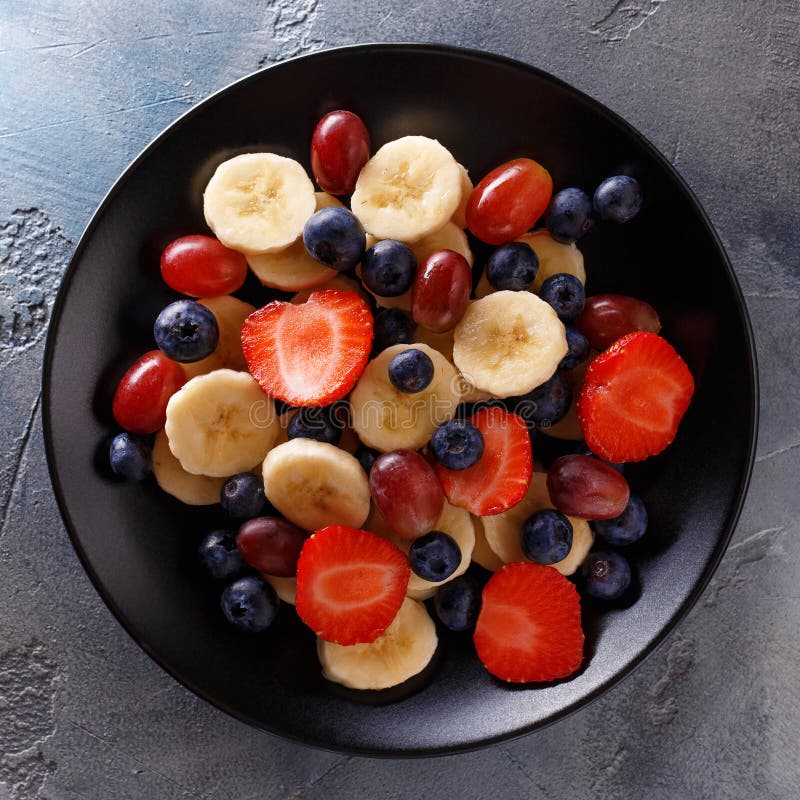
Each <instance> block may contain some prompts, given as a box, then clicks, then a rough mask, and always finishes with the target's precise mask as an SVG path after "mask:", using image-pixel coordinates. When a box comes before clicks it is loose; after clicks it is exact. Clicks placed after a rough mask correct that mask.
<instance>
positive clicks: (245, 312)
mask: <svg viewBox="0 0 800 800" xmlns="http://www.w3.org/2000/svg"><path fill="white" fill-rule="evenodd" d="M198 302H199V303H200V304H201V305H204V306H205V307H206V308H207V309H208V310H209V311H210V312H211V313H212V314H213V315H214V316H215V317H216V320H217V325H218V327H219V342H218V343H217V347H216V349H215V350H214V352H213V353H212V354H211V355H210V356H208V357H207V358H204V359H202V360H201V361H195V362H194V363H192V364H182V365H181V366H182V367H183V371H184V372H185V373H186V375H187V377H189V378H196V377H197V376H198V375H206V374H207V373H209V372H213V371H214V370H215V369H234V370H238V371H241V372H246V371H247V362H246V361H245V359H244V353H242V325H244V321H245V320H246V319H247V318H248V317H249V316H250V314H252V313H253V312H254V311H255V310H256V307H255V306H251V305H250V303H245V302H243V301H242V300H238V299H237V298H235V297H232V296H231V295H229V294H223V295H219V296H218V297H204V298H202V299H201V300H198Z"/></svg>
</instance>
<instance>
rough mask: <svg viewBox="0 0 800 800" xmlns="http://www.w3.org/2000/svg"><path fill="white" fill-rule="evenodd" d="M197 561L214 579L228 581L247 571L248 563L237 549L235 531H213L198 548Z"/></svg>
mask: <svg viewBox="0 0 800 800" xmlns="http://www.w3.org/2000/svg"><path fill="white" fill-rule="evenodd" d="M197 559H198V561H199V562H200V564H201V565H202V566H203V567H204V568H205V569H206V570H207V572H208V573H209V575H211V577H212V578H214V579H215V580H218V581H227V580H230V579H231V578H236V577H238V576H239V575H241V574H242V573H243V572H245V571H246V570H247V563H246V562H245V560H244V558H242V554H241V553H240V552H239V551H238V550H237V549H236V532H235V531H225V530H219V531H212V532H211V533H209V534H208V536H206V537H205V538H204V539H203V541H202V542H200V547H198V548H197Z"/></svg>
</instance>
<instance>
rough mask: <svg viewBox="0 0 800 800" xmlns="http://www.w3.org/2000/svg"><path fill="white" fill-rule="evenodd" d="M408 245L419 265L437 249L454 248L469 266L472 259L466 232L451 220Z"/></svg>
mask: <svg viewBox="0 0 800 800" xmlns="http://www.w3.org/2000/svg"><path fill="white" fill-rule="evenodd" d="M410 247H411V252H412V253H413V254H414V257H415V258H416V259H417V264H418V265H421V264H422V262H423V261H425V259H426V258H427V257H428V256H429V255H430V254H431V253H435V252H436V251H437V250H455V252H456V253H460V254H461V255H462V256H464V258H466V259H467V263H468V264H469V265H470V266H472V262H473V260H474V259H473V256H472V250H470V247H469V241H468V240H467V234H466V233H464V231H463V230H462V229H461V228H459V227H458V225H456V224H455V223H453V222H447V223H445V224H444V226H443V227H441V228H439V230H438V231H434V232H433V233H429V234H428V235H427V236H424V237H423V238H422V239H420V240H419V241H418V242H415V243H414V244H412V245H410Z"/></svg>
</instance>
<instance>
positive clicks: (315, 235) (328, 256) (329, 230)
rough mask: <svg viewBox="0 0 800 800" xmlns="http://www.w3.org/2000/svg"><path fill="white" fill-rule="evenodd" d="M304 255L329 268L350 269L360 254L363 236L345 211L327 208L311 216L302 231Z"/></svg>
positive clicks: (352, 217)
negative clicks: (306, 252) (305, 253)
mask: <svg viewBox="0 0 800 800" xmlns="http://www.w3.org/2000/svg"><path fill="white" fill-rule="evenodd" d="M303 244H304V245H305V247H306V250H308V254H309V255H310V256H311V257H312V258H313V259H315V260H317V261H319V263H320V264H324V265H325V266H326V267H330V268H331V269H337V270H339V271H340V272H341V271H343V270H348V269H353V267H355V265H356V264H358V262H359V261H361V258H362V256H363V255H364V250H365V248H366V246H367V235H366V234H365V233H364V228H362V227H361V223H360V222H359V221H358V220H357V219H356V218H355V217H354V216H353V214H351V213H350V212H349V211H348V210H347V209H346V208H340V207H339V206H331V207H329V208H323V209H322V210H321V211H317V213H316V214H312V215H311V216H310V217H309V218H308V221H307V222H306V224H305V227H304V228H303Z"/></svg>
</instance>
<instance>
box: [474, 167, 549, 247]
mask: <svg viewBox="0 0 800 800" xmlns="http://www.w3.org/2000/svg"><path fill="white" fill-rule="evenodd" d="M552 193H553V180H552V178H551V177H550V173H549V172H548V171H547V170H546V169H545V168H544V167H543V166H542V165H541V164H539V163H537V162H536V161H534V160H533V159H531V158H517V159H514V160H513V161H508V162H506V163H505V164H501V165H500V166H499V167H495V169H493V170H492V171H491V172H490V173H489V174H488V175H486V176H485V177H484V178H483V180H481V182H480V183H479V184H478V185H477V186H476V187H475V188H474V189H473V190H472V194H471V195H470V196H469V201H468V203H467V227H468V228H469V229H470V230H471V231H472V232H473V233H474V234H475V235H476V236H477V237H478V238H479V239H482V240H483V241H484V242H487V243H488V244H504V243H505V242H510V241H511V240H512V239H516V238H517V237H518V236H521V235H522V234H523V233H525V231H527V230H529V229H530V228H532V227H533V226H534V224H535V222H536V220H538V219H539V217H541V216H542V214H544V212H545V211H546V210H547V206H548V205H549V203H550V196H551V195H552Z"/></svg>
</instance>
